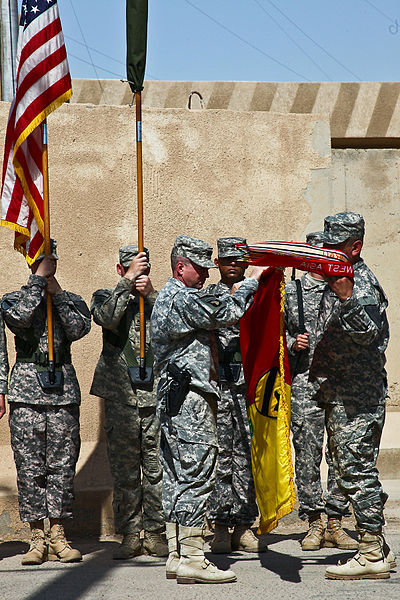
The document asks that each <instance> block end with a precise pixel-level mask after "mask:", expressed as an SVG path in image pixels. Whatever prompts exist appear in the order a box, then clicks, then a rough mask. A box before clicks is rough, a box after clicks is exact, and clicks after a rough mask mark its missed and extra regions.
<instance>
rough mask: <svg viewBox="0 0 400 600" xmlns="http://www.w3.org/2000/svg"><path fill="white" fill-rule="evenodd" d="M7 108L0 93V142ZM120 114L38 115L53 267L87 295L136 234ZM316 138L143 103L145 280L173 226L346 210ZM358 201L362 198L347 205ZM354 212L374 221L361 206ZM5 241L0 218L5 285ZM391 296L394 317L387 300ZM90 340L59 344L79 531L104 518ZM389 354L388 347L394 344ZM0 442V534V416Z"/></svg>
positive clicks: (256, 225)
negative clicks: (73, 436) (78, 448)
mask: <svg viewBox="0 0 400 600" xmlns="http://www.w3.org/2000/svg"><path fill="white" fill-rule="evenodd" d="M8 108H9V105H8V104H6V103H0V132H1V133H0V146H1V147H2V146H3V139H4V134H5V127H6V122H7V115H8ZM134 119H135V117H134V109H131V108H129V107H128V106H120V107H117V106H113V107H110V106H93V105H83V104H81V105H78V104H75V105H74V104H70V105H64V106H63V107H62V108H61V109H59V110H58V111H56V113H53V114H52V115H51V116H50V118H49V159H50V197H51V216H52V218H51V223H52V235H53V237H55V238H57V240H58V249H59V255H60V261H59V267H58V278H59V281H60V283H61V285H62V286H63V287H64V288H66V289H70V290H72V291H75V292H77V293H80V294H81V295H82V296H83V297H84V298H85V300H86V301H87V302H90V297H91V294H92V292H93V291H94V290H95V289H97V288H99V287H104V286H110V285H114V283H115V282H116V280H117V276H116V274H115V263H116V261H117V249H118V247H119V246H120V245H122V244H126V243H129V242H132V241H134V240H135V238H136V192H135V145H134V144H135V137H134V136H135V134H134V132H135V120H134ZM330 137H331V136H330V128H329V118H328V116H327V115H295V114H289V115H282V114H272V113H267V112H253V113H252V112H244V111H241V112H235V111H229V110H215V111H214V110H207V111H193V110H192V111H188V110H184V109H183V110H180V109H148V110H145V111H144V115H143V139H144V142H143V146H144V147H143V155H144V197H145V244H146V245H147V246H148V247H149V249H150V251H151V262H152V277H153V281H154V282H155V284H156V286H157V287H158V288H159V287H160V286H162V285H163V283H164V282H165V280H166V278H167V277H168V276H169V252H170V248H171V245H172V243H173V240H174V238H175V236H176V235H177V234H179V233H187V234H189V235H193V236H196V237H200V238H203V239H206V240H207V241H209V242H211V243H215V239H216V238H217V237H219V236H224V235H232V234H237V235H243V236H246V237H247V238H248V239H249V240H251V241H262V240H266V239H285V240H299V239H302V238H303V236H304V233H305V232H306V231H312V230H316V229H320V228H321V226H322V220H323V217H324V216H325V215H326V214H328V213H331V212H334V211H336V210H339V209H344V208H346V207H347V205H346V203H345V204H343V202H344V200H343V201H342V200H341V201H339V200H338V201H336V200H334V198H333V195H332V170H331V149H330ZM396 181H397V179H396ZM346 202H347V201H346ZM358 207H360V209H361V208H364V205H363V204H358V203H355V204H354V205H352V206H351V208H352V209H354V210H358V209H359V208H358ZM380 210H381V209H380V208H378V207H377V211H380ZM368 211H369V212H368V216H371V218H374V219H375V218H378V217H377V216H376V213H375V212H374V207H373V206H370V207H368ZM398 220H399V216H398V211H397V213H396V216H394V217H393V221H392V222H390V221H389V220H388V221H387V222H385V223H386V225H385V226H386V227H387V229H385V230H381V229H379V227H376V228H374V229H373V232H371V237H370V238H369V239H368V245H369V253H370V257H371V259H372V262H373V263H374V266H375V264H376V265H377V274H378V276H380V274H381V273H385V272H387V270H388V268H389V265H387V264H382V262H383V261H382V260H381V256H380V254H379V252H380V248H381V245H382V240H383V238H384V236H387V235H388V233H387V232H388V231H389V230H390V232H391V235H392V234H393V235H394V231H395V227H397V229H398ZM12 241H13V234H12V232H11V231H8V230H7V229H4V228H1V229H0V253H1V257H2V269H1V272H0V291H1V293H5V292H7V291H10V290H13V289H17V288H18V287H19V286H21V285H22V284H23V283H24V282H25V281H26V278H27V274H28V271H27V267H26V265H25V262H24V259H23V257H22V256H20V255H19V254H17V253H16V252H15V251H13V250H12ZM393 241H394V242H395V240H394V237H393ZM395 243H397V242H395ZM215 277H216V274H215V273H214V274H213V278H214V279H215ZM387 279H388V280H389V276H388V277H387ZM392 306H393V310H394V314H398V300H397V297H395V298H393V299H392ZM396 311H397V312H396ZM100 344H101V336H100V330H99V328H98V327H97V326H96V325H94V326H93V329H92V331H91V333H90V334H89V336H87V337H86V338H85V339H83V340H82V341H80V342H77V343H75V344H74V345H73V359H74V363H75V365H76V368H77V372H78V377H79V380H80V383H81V388H82V412H81V415H82V416H81V424H82V429H81V433H82V441H83V445H82V452H81V457H80V462H79V465H78V474H77V478H76V484H77V485H76V487H77V490H78V494H77V503H78V514H79V515H80V519H79V527H80V531H81V532H82V531H84V530H85V528H86V529H87V530H96V531H98V530H99V529H100V528H102V530H103V531H109V530H110V529H111V527H112V518H111V509H110V486H111V483H110V476H109V472H108V466H107V460H106V454H105V447H104V440H102V411H101V406H100V404H99V401H98V400H97V399H96V398H94V397H91V396H89V393H88V392H89V388H90V383H91V378H92V374H93V370H94V367H95V364H96V360H97V357H98V354H99V352H100ZM9 345H10V355H11V360H12V354H13V352H12V348H11V343H10V344H9ZM391 352H392V353H393V355H396V352H397V353H398V344H397V345H395V346H394V347H392V349H391ZM390 376H391V377H392V381H393V377H394V375H393V374H392V373H391V374H390ZM0 445H1V449H0V452H1V461H2V470H1V473H0V534H2V535H15V533H12V532H15V527H16V522H17V515H16V502H15V471H14V465H13V460H12V455H11V450H10V447H9V433H8V426H7V422H6V420H5V419H3V420H2V421H1V422H0ZM100 526H101V527H100Z"/></svg>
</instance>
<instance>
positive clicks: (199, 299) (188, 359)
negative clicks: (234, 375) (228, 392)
mask: <svg viewBox="0 0 400 600" xmlns="http://www.w3.org/2000/svg"><path fill="white" fill-rule="evenodd" d="M191 242H193V243H195V244H197V248H196V252H198V259H199V262H198V263H197V264H200V265H201V266H204V267H205V268H210V267H212V266H214V265H213V263H211V261H210V260H209V259H210V258H211V253H212V248H211V246H209V245H208V244H206V243H205V242H201V241H200V240H194V239H193V238H188V236H178V238H177V240H176V242H175V246H174V249H175V248H178V246H179V248H182V247H185V245H186V247H188V248H189V250H190V243H191ZM173 252H174V250H173ZM175 254H177V255H183V256H187V257H188V258H189V259H192V257H193V260H195V259H196V260H197V258H196V254H195V251H194V250H193V253H191V252H190V251H188V252H186V253H185V254H183V250H182V254H181V252H180V251H179V249H178V251H176V252H175ZM200 258H201V262H200ZM257 287H258V284H257V281H255V280H253V279H248V280H246V281H245V282H244V283H243V285H242V287H241V288H240V290H239V291H237V292H236V293H235V294H234V295H233V296H228V297H225V298H216V297H215V296H214V295H211V294H209V293H208V292H207V291H198V290H197V289H193V288H189V287H186V286H185V284H184V283H182V282H180V281H179V280H177V279H174V278H170V279H169V280H168V282H167V283H166V285H165V286H164V288H163V289H162V290H161V292H160V294H159V296H158V298H157V300H156V303H155V306H154V310H153V314H152V317H151V342H152V348H153V352H154V357H155V367H156V371H157V373H158V374H159V375H160V382H159V386H158V393H157V398H158V409H159V411H160V418H161V456H162V462H163V469H164V474H163V507H164V514H165V518H166V521H168V522H176V523H179V524H180V525H183V526H188V527H202V526H203V524H204V517H205V513H206V505H207V500H208V498H209V495H210V493H211V491H212V488H213V485H214V481H215V469H216V460H217V453H218V441H217V428H216V421H215V416H216V403H217V400H218V396H219V393H218V384H217V382H216V379H217V374H216V362H217V356H216V355H217V349H216V341H215V335H214V334H213V330H214V329H217V328H219V327H223V326H230V325H232V324H234V323H236V322H237V321H238V319H239V318H240V317H241V316H242V315H243V314H244V312H245V310H246V309H247V308H248V306H249V305H250V302H251V300H252V298H253V295H254V293H255V291H256V289H257ZM169 363H172V364H173V365H175V366H176V367H178V368H179V369H182V370H184V371H187V372H189V373H190V376H191V381H190V390H189V392H188V393H187V395H186V397H185V400H184V402H183V404H182V406H181V409H180V411H179V413H178V414H177V415H176V416H169V415H168V414H167V413H166V397H167V394H168V389H169V385H170V380H169V376H168V373H167V366H168V364H169Z"/></svg>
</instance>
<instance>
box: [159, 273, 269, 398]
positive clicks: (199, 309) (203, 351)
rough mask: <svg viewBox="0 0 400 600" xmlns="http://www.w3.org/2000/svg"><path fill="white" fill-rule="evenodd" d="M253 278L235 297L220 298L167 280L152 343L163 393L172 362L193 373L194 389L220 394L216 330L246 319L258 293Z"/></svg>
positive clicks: (176, 281) (247, 281) (160, 390)
mask: <svg viewBox="0 0 400 600" xmlns="http://www.w3.org/2000/svg"><path fill="white" fill-rule="evenodd" d="M257 287H258V283H257V281H255V280H254V279H246V280H245V281H244V282H243V284H242V286H241V287H240V289H239V290H238V291H237V292H235V294H233V296H224V297H223V298H217V297H216V296H214V295H213V294H210V293H209V292H208V291H207V290H204V291H202V290H200V291H199V290H196V289H193V288H188V287H186V286H185V285H184V284H183V283H182V282H180V281H178V280H177V279H174V278H170V279H168V281H167V283H166V285H165V286H164V287H163V289H162V290H161V292H160V294H159V296H158V298H157V300H156V303H155V305H154V310H153V314H152V316H151V344H152V348H153V353H154V358H155V368H156V372H157V373H158V374H160V375H161V376H162V379H161V385H160V386H159V393H160V394H162V393H163V390H164V384H165V383H166V377H163V375H165V373H166V368H167V365H168V363H169V362H172V363H174V364H175V365H176V366H177V367H178V368H180V369H185V370H187V371H189V373H190V374H191V386H192V387H193V388H195V389H198V390H200V391H203V392H209V393H214V394H218V384H217V381H216V377H215V376H214V375H213V372H214V373H215V367H216V360H217V356H216V352H217V348H216V343H215V335H213V330H214V329H218V328H219V327H227V326H228V327H229V326H231V325H233V324H234V323H236V322H237V321H238V320H239V319H240V317H242V316H243V314H244V313H245V311H246V310H247V308H248V307H249V306H250V304H251V302H252V300H253V296H254V294H255V292H256V290H257Z"/></svg>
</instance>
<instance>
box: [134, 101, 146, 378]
mask: <svg viewBox="0 0 400 600" xmlns="http://www.w3.org/2000/svg"><path fill="white" fill-rule="evenodd" d="M135 104H136V174H137V175H136V178H137V182H136V186H137V212H138V250H139V252H143V249H144V242H143V237H144V235H143V160H142V92H135ZM139 324H140V355H139V376H140V379H142V380H144V379H145V377H146V349H145V346H146V326H145V319H144V298H143V296H139Z"/></svg>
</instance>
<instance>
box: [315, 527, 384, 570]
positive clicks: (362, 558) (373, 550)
mask: <svg viewBox="0 0 400 600" xmlns="http://www.w3.org/2000/svg"><path fill="white" fill-rule="evenodd" d="M325 577H326V578H327V579H388V578H389V577H390V565H389V563H388V561H387V560H386V558H385V555H384V552H383V538H382V536H381V535H379V534H375V533H370V532H369V531H362V532H360V544H359V550H358V552H357V554H356V555H355V556H353V558H350V559H349V560H348V561H347V562H346V563H344V564H338V565H334V566H331V567H328V568H327V569H326V571H325Z"/></svg>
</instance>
